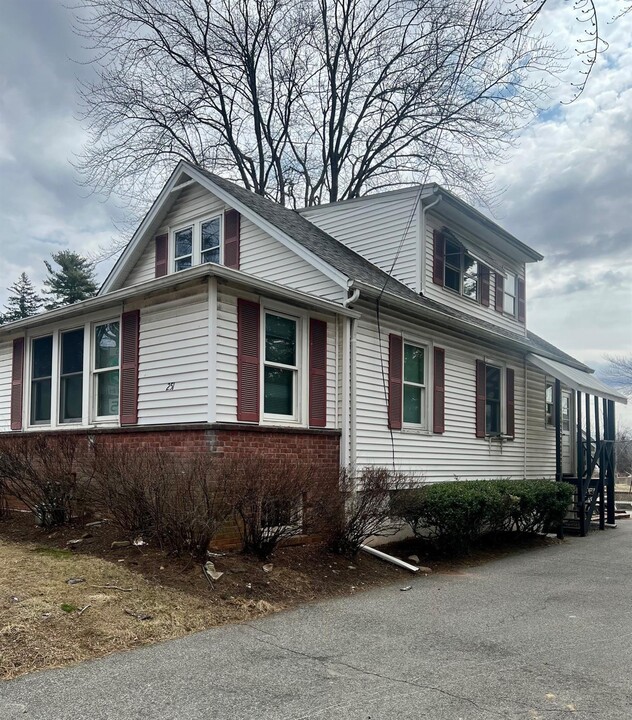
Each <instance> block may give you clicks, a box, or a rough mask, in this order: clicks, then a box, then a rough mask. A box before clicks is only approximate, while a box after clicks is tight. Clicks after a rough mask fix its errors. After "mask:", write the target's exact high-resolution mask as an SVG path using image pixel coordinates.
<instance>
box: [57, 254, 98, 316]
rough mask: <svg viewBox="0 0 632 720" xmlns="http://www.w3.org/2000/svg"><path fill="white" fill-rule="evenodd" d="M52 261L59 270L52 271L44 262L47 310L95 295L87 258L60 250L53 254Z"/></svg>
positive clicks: (94, 286)
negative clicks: (46, 273)
mask: <svg viewBox="0 0 632 720" xmlns="http://www.w3.org/2000/svg"><path fill="white" fill-rule="evenodd" d="M52 259H53V261H54V262H55V263H57V265H59V267H60V269H59V270H54V269H53V268H52V267H51V264H50V263H49V262H48V261H47V260H44V264H45V265H46V269H47V270H48V277H47V278H46V279H45V280H44V285H45V286H46V288H48V289H47V290H44V294H45V295H46V296H47V298H48V302H47V303H46V309H47V310H54V309H55V308H58V307H62V306H63V305H71V304H72V303H76V302H79V301H80V300H87V299H88V298H90V297H93V296H94V295H96V294H97V290H98V289H99V288H98V286H97V284H96V281H95V279H94V266H93V265H92V263H91V262H90V261H89V260H88V259H87V258H85V257H83V256H81V255H79V253H76V252H73V251H72V250H60V251H59V252H56V253H53V255H52Z"/></svg>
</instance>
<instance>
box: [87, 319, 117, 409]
mask: <svg viewBox="0 0 632 720" xmlns="http://www.w3.org/2000/svg"><path fill="white" fill-rule="evenodd" d="M119 355H120V340H119V323H118V321H115V322H109V323H103V324H101V325H96V326H95V328H94V366H93V370H92V373H93V378H94V397H95V409H96V412H95V415H96V417H97V418H102V417H113V416H115V415H118V412H119V362H120V360H119Z"/></svg>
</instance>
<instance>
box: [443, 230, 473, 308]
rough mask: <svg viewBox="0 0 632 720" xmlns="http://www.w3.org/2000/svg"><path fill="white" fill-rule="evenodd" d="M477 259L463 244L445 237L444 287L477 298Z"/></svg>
mask: <svg viewBox="0 0 632 720" xmlns="http://www.w3.org/2000/svg"><path fill="white" fill-rule="evenodd" d="M478 273H479V267H478V261H477V260H476V259H475V258H473V257H472V256H471V255H468V253H467V252H466V251H465V249H464V248H463V246H462V245H461V244H460V243H458V242H456V241H455V240H453V239H451V238H450V237H446V241H445V264H444V278H443V284H444V287H447V288H449V289H450V290H453V291H454V292H456V293H459V295H463V296H464V297H468V298H470V299H471V300H476V301H477V300H478V284H479V281H478Z"/></svg>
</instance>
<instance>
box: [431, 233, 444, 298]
mask: <svg viewBox="0 0 632 720" xmlns="http://www.w3.org/2000/svg"><path fill="white" fill-rule="evenodd" d="M432 241H433V247H434V255H433V261H432V282H433V283H435V284H436V285H441V286H442V287H443V285H444V268H445V238H444V236H443V233H442V232H441V231H440V230H434V231H433V233H432Z"/></svg>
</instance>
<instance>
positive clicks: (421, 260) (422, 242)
mask: <svg viewBox="0 0 632 720" xmlns="http://www.w3.org/2000/svg"><path fill="white" fill-rule="evenodd" d="M441 199H442V198H441V195H440V194H439V195H437V199H436V200H435V201H434V202H431V203H430V205H424V201H423V198H421V199H420V200H419V204H420V205H421V223H420V232H421V237H420V238H419V239H418V242H417V270H418V272H419V282H418V283H417V292H418V293H419V294H420V295H423V294H424V287H425V282H424V280H425V277H426V213H427V212H428V210H430V208H433V207H434V206H435V205H438V204H439V203H440V202H441Z"/></svg>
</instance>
